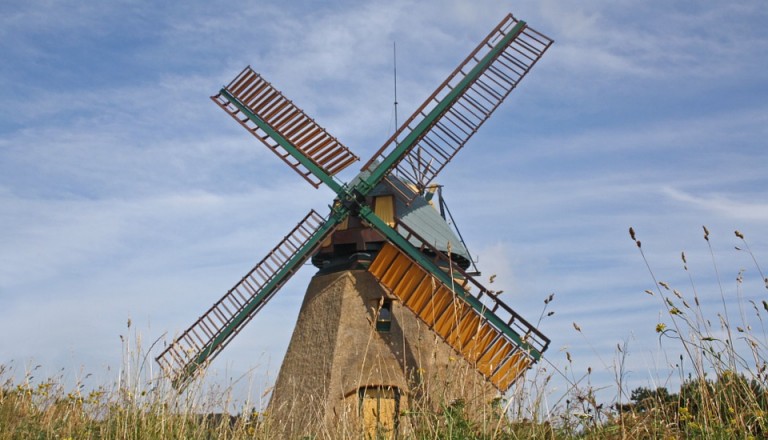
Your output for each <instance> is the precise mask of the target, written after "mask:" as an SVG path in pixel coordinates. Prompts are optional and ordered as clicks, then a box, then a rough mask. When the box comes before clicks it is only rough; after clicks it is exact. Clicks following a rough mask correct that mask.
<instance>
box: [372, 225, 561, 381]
mask: <svg viewBox="0 0 768 440" xmlns="http://www.w3.org/2000/svg"><path fill="white" fill-rule="evenodd" d="M397 229H398V230H400V231H403V232H405V239H406V240H407V241H408V242H411V243H412V242H414V240H416V241H420V242H421V245H420V246H419V250H418V251H419V252H420V253H422V254H424V253H425V251H426V253H427V254H429V255H434V256H435V257H434V264H431V265H425V264H424V262H423V261H421V262H417V261H415V260H414V259H413V258H411V257H409V256H408V255H406V254H405V253H404V252H402V251H401V250H399V249H398V248H397V247H395V246H394V245H393V244H390V243H387V244H386V245H385V246H384V247H383V248H382V249H381V250H380V251H379V253H378V255H377V256H376V258H375V259H374V260H373V262H372V263H371V266H370V267H369V269H368V270H369V271H370V272H371V273H372V274H373V275H374V276H375V277H376V278H377V279H378V280H379V282H380V283H381V284H382V285H383V286H384V287H386V288H387V289H388V290H389V291H390V292H391V293H392V294H393V295H395V296H396V297H397V298H398V299H399V300H400V301H401V302H402V304H403V305H404V306H406V307H407V308H408V309H410V310H411V311H412V312H414V313H415V314H416V315H417V316H418V317H419V318H421V319H422V320H423V321H424V322H425V323H426V324H427V325H428V326H429V327H430V328H431V329H432V330H433V331H434V332H435V333H437V334H438V335H439V336H440V337H441V338H442V339H443V340H444V341H445V342H446V343H448V345H450V346H451V347H453V348H454V349H455V350H456V351H457V352H458V353H459V354H461V355H462V356H463V357H464V358H465V359H466V360H467V361H468V362H469V363H470V364H471V365H474V366H475V368H476V369H477V370H478V371H479V372H480V373H481V374H482V375H483V376H485V377H486V378H487V379H488V380H490V382H491V383H493V384H494V386H496V388H498V389H499V390H501V391H502V392H504V391H506V390H507V389H509V387H510V386H511V385H512V384H513V383H514V382H515V380H517V378H518V377H520V376H521V375H522V374H523V373H524V372H525V371H526V370H527V369H528V367H529V366H530V365H531V364H533V363H534V362H536V361H538V360H539V359H540V358H541V355H542V353H543V352H544V351H545V350H546V349H547V348H548V346H549V339H548V338H547V337H546V336H544V334H542V333H541V332H540V331H539V330H538V329H536V328H535V327H534V326H533V325H531V324H530V323H528V322H527V321H526V320H525V319H523V318H522V317H521V316H520V315H518V314H517V313H516V312H515V311H514V310H512V308H511V307H509V306H508V305H506V304H505V303H504V302H503V301H501V299H499V298H498V297H497V296H496V295H495V294H493V293H492V292H491V291H489V290H488V289H486V288H485V287H483V286H482V285H481V284H480V283H479V282H477V281H476V280H474V279H473V278H472V277H471V276H469V275H468V274H467V273H466V272H464V271H463V270H461V269H460V268H459V267H458V266H457V265H455V264H452V262H451V261H449V260H448V259H447V257H446V256H445V254H443V253H442V252H439V251H437V250H436V249H434V248H432V246H430V245H429V244H428V243H426V242H424V241H423V240H422V239H420V238H419V237H418V236H417V235H416V233H415V232H414V231H413V230H410V229H409V228H407V227H406V226H405V225H404V224H402V223H400V224H399V225H398V227H397ZM441 267H442V268H447V269H449V270H450V271H453V273H452V274H446V273H445V272H444V271H443V270H442V269H440V268H441ZM430 268H438V269H436V270H434V269H430ZM441 275H442V276H441ZM446 275H448V279H450V280H451V282H450V284H448V283H446V282H444V281H443V280H445V279H446ZM457 279H459V280H460V281H457ZM470 287H471V288H472V289H471V290H470ZM470 291H471V292H472V293H470Z"/></svg>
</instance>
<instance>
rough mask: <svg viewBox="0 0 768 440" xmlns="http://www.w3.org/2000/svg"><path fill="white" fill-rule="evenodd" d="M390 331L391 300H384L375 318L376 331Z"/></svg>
mask: <svg viewBox="0 0 768 440" xmlns="http://www.w3.org/2000/svg"><path fill="white" fill-rule="evenodd" d="M391 329H392V300H391V299H389V298H384V299H383V301H382V302H381V307H380V308H379V315H378V316H377V317H376V331H378V332H388V331H390V330H391Z"/></svg>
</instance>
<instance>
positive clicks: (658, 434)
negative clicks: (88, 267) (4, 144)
mask: <svg viewBox="0 0 768 440" xmlns="http://www.w3.org/2000/svg"><path fill="white" fill-rule="evenodd" d="M630 235H631V238H632V240H634V242H635V244H636V246H637V248H638V250H639V252H640V256H641V258H642V259H643V261H645V263H646V265H647V266H648V271H649V275H650V277H651V279H652V280H653V283H654V286H656V288H655V289H654V290H648V291H646V293H647V294H648V295H649V296H648V299H649V301H658V302H659V304H660V306H661V307H662V310H664V314H663V319H662V320H661V321H660V322H659V323H658V325H657V326H656V329H655V330H656V332H657V333H658V336H659V338H660V341H662V343H663V344H664V348H665V349H666V351H667V352H670V353H678V352H679V356H680V362H679V364H678V365H680V366H678V368H679V371H678V374H679V375H680V377H681V380H680V383H682V385H681V386H680V387H679V389H678V390H673V391H670V390H668V389H666V388H643V387H640V388H635V389H632V390H628V389H626V385H625V384H624V383H623V378H624V362H625V360H626V359H625V354H624V353H625V351H626V350H625V349H622V347H621V346H619V347H618V349H617V355H616V359H615V365H616V367H615V371H613V372H612V373H613V374H614V375H615V377H616V378H617V379H616V383H615V386H614V387H613V388H612V390H613V391H611V393H612V395H613V397H612V398H611V399H609V401H605V402H601V401H598V398H597V397H596V395H597V393H596V390H595V389H593V387H592V385H591V381H590V375H591V371H588V372H587V373H586V374H585V375H584V376H582V377H580V378H574V377H573V376H572V375H570V376H571V377H566V374H564V373H563V371H564V370H568V369H569V366H571V365H572V363H571V361H572V359H570V354H567V353H566V359H565V360H564V361H565V362H566V364H565V365H564V366H563V367H562V368H559V367H557V366H556V365H554V364H552V363H543V364H542V365H540V366H539V367H538V369H537V370H536V371H532V372H530V374H529V376H528V378H527V379H526V380H525V381H521V382H520V383H518V384H517V385H516V387H515V388H514V389H513V390H512V391H511V392H510V394H509V395H508V396H507V397H506V398H505V399H503V400H502V399H499V400H496V401H493V402H489V403H488V411H487V414H486V417H484V421H482V422H479V421H476V420H470V417H468V416H467V415H466V413H465V412H464V407H463V405H462V402H446V403H444V404H442V405H439V408H438V409H437V410H435V409H432V407H431V406H430V407H427V406H426V405H420V404H419V403H418V402H416V403H415V405H414V406H413V407H412V408H410V409H409V410H408V411H405V412H403V413H402V414H401V423H409V424H410V426H412V427H413V430H412V432H411V433H410V434H409V435H408V436H409V437H413V438H417V439H446V438H447V439H466V438H477V439H517V438H546V439H549V438H556V439H560V438H563V439H566V438H609V439H612V438H649V439H651V438H653V439H655V438H689V437H694V438H723V439H725V438H765V437H766V436H768V417H766V414H767V412H768V394H766V386H767V383H766V380H767V379H768V377H767V376H766V375H767V374H768V372H766V366H767V365H768V364H767V363H766V354H767V353H768V351H767V350H766V348H768V347H767V344H768V335H767V334H766V332H765V327H764V321H763V318H764V317H766V316H768V302H767V301H766V300H752V299H745V298H763V297H766V291H765V290H762V291H760V292H742V286H743V285H744V283H743V282H744V280H743V279H742V273H741V272H740V273H739V274H738V276H737V280H736V282H737V287H736V295H737V297H736V298H729V297H728V295H726V293H725V289H723V287H722V286H721V287H720V288H719V290H720V291H719V295H720V297H721V298H722V310H720V311H719V312H716V313H715V315H714V316H707V315H706V314H705V311H704V310H703V309H702V307H701V304H700V300H699V296H700V293H699V292H698V290H697V286H696V284H695V283H694V281H693V276H691V274H690V273H689V269H688V263H687V261H686V256H685V254H682V255H681V263H682V267H683V270H684V271H685V273H686V275H687V276H688V277H689V279H690V284H688V285H687V286H686V288H684V289H683V288H676V287H675V286H672V285H669V284H668V283H666V282H664V281H659V280H657V279H656V274H655V273H654V272H653V270H651V266H650V264H649V262H648V261H647V260H646V257H645V254H644V253H643V248H642V246H641V243H640V241H639V240H637V238H636V237H635V233H634V231H633V230H631V229H630ZM736 237H737V238H738V239H739V240H740V243H739V246H738V247H737V249H738V250H740V251H743V252H746V253H747V254H748V255H749V256H750V257H751V259H752V261H753V262H754V268H755V270H756V272H757V273H759V275H760V277H761V279H760V285H763V284H765V286H766V289H768V279H766V278H765V276H764V274H763V272H762V270H761V268H760V266H759V264H758V261H757V259H756V258H755V257H754V255H753V254H752V252H751V250H750V249H749V246H748V244H747V242H746V240H745V239H744V237H743V236H742V234H741V233H739V232H738V231H737V232H736ZM704 238H705V240H706V242H707V244H709V232H708V231H707V230H706V228H705V229H704ZM709 249H710V254H711V257H712V264H713V272H714V274H715V276H716V277H719V274H718V266H717V261H716V259H715V256H714V253H713V252H712V248H711V247H710V248H709ZM750 272H752V271H751V270H750ZM719 282H720V281H719V278H718V283H719ZM734 299H735V300H736V301H735V302H734V301H733V300H734ZM551 301H552V297H551V296H550V297H549V298H547V299H546V300H545V310H544V312H542V315H544V314H545V312H546V311H547V307H548V306H549V303H550V302H551ZM728 304H737V307H738V311H733V310H731V311H730V313H729V312H728V311H727V305H728ZM548 314H551V312H550V313H548ZM736 315H738V316H739V318H738V320H733V321H732V320H731V319H732V317H733V316H736ZM753 325H754V327H755V328H753ZM128 327H129V328H130V322H129V324H128ZM574 329H575V331H577V332H580V331H581V329H580V328H579V326H578V325H577V324H575V323H574ZM648 331H653V329H648ZM151 348H152V347H150V349H151ZM123 350H124V362H123V366H122V368H121V370H120V374H119V375H118V378H117V380H116V381H115V383H113V384H110V385H104V386H101V387H98V388H96V389H88V390H87V389H86V388H85V387H84V386H83V385H82V382H79V383H77V384H75V385H74V386H72V387H69V388H67V387H65V385H63V384H64V383H65V381H64V380H63V377H53V378H47V379H42V380H40V379H36V378H35V377H34V373H35V371H34V370H35V369H30V370H29V371H25V372H22V374H19V372H18V371H13V369H12V368H11V367H8V366H2V365H0V440H2V439H164V438H185V439H186V438H188V439H210V438H217V439H219V438H221V439H230V438H257V439H259V438H263V439H267V438H272V437H273V436H272V435H270V434H271V430H270V426H269V423H268V421H267V420H268V418H267V417H265V415H264V414H258V413H256V412H254V411H252V410H247V411H245V412H243V413H240V414H237V415H229V414H226V415H222V414H221V413H218V411H221V408H230V407H231V403H232V397H231V396H232V393H231V390H230V389H205V390H203V389H202V387H201V386H192V387H191V389H190V390H189V391H188V392H186V393H185V394H183V395H181V396H179V395H177V394H176V393H175V392H173V391H172V390H171V389H170V388H169V387H168V385H167V384H165V383H162V382H161V383H158V382H157V381H151V380H148V379H147V378H148V377H149V376H151V372H150V371H148V370H149V362H150V361H148V359H147V358H148V353H149V351H151V350H143V349H142V348H141V344H140V341H138V340H137V338H136V337H135V336H134V338H133V340H128V338H126V339H124V340H123ZM681 365H686V366H687V367H686V368H685V369H684V368H683V367H682V366H681ZM20 376H21V377H22V378H21V379H18V378H19V377H20ZM14 378H16V379H14ZM553 380H560V381H565V382H566V383H568V389H567V390H565V391H564V392H560V393H559V394H561V395H558V396H553V395H552V394H553V391H552V389H551V388H552V387H551V384H552V382H553ZM245 408H249V406H248V404H247V403H246V404H245ZM345 432H355V430H346V431H345ZM336 437H337V436H336V435H335V433H331V432H318V433H317V438H336ZM354 438H360V436H359V435H355V436H354Z"/></svg>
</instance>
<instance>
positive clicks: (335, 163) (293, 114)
mask: <svg viewBox="0 0 768 440" xmlns="http://www.w3.org/2000/svg"><path fill="white" fill-rule="evenodd" d="M211 99H212V100H213V101H214V102H215V103H216V104H218V105H219V107H221V108H222V109H224V111H226V112H227V113H228V114H229V115H230V116H232V117H233V118H235V119H236V120H237V121H238V122H239V123H240V124H241V125H242V126H243V127H245V129H246V130H248V131H249V132H250V133H251V134H253V135H254V136H256V138H258V139H259V140H260V141H261V142H263V143H264V145H266V146H267V147H269V149H270V150H272V151H273V152H274V153H275V154H277V155H278V156H279V157H280V158H281V159H283V160H284V161H285V162H286V163H287V164H288V165H289V166H290V167H291V168H293V169H294V170H295V171H296V172H297V173H299V175H301V176H302V177H304V179H306V180H307V181H308V182H309V183H310V184H311V185H312V186H314V187H315V188H317V187H319V186H320V183H321V182H322V181H326V183H327V181H328V180H329V179H330V176H333V175H335V174H336V173H338V172H339V171H341V170H343V169H344V168H346V167H347V166H349V165H351V164H352V163H353V162H355V161H357V160H358V157H357V156H355V155H354V154H353V153H352V152H351V151H349V149H348V148H347V147H345V146H344V145H342V143H341V142H339V141H338V140H337V139H336V138H335V137H333V136H331V135H330V134H328V132H327V131H325V129H324V128H323V127H321V126H320V125H318V124H317V123H316V122H315V121H314V119H312V118H310V117H309V116H307V115H306V114H305V113H304V112H303V111H302V110H301V109H300V108H298V107H296V105H295V104H294V103H293V102H291V101H290V100H289V99H288V98H286V97H285V96H283V94H282V93H280V92H279V91H278V90H277V89H275V88H274V87H273V86H272V84H270V83H269V82H267V81H266V80H264V78H262V77H261V76H260V75H259V74H258V73H256V72H254V71H253V69H251V67H250V66H248V67H246V68H245V69H243V71H242V72H240V74H239V75H238V76H237V77H235V79H234V80H232V82H230V83H229V85H227V86H226V87H225V88H223V89H221V91H220V92H219V93H218V94H217V95H214V96H212V97H211ZM307 159H308V161H309V162H307Z"/></svg>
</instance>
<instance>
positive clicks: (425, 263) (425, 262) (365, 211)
mask: <svg viewBox="0 0 768 440" xmlns="http://www.w3.org/2000/svg"><path fill="white" fill-rule="evenodd" d="M360 217H361V218H363V219H365V221H366V222H367V223H368V224H369V225H371V226H372V227H374V228H375V229H376V230H378V231H379V232H381V233H382V234H383V235H384V236H385V237H387V239H388V240H389V241H390V242H392V243H393V244H394V245H395V246H397V247H398V248H400V249H401V250H402V251H403V252H405V253H406V254H407V255H408V256H409V257H410V258H411V259H413V260H414V261H416V262H417V263H418V264H419V265H420V266H422V267H423V268H424V269H426V270H428V271H429V272H430V273H431V274H432V275H433V276H435V277H436V278H437V279H438V280H440V282H442V283H443V284H445V285H446V286H451V285H453V289H452V290H453V292H454V293H455V294H456V295H457V296H459V297H460V298H461V299H463V300H464V301H466V302H467V304H469V305H470V306H472V308H473V309H475V311H476V312H477V313H479V314H480V316H482V317H483V318H485V319H487V320H488V321H489V322H490V323H491V324H493V326H494V327H496V328H497V329H498V330H499V331H501V332H502V333H503V334H504V335H506V336H507V337H509V338H510V339H511V340H512V341H513V342H515V343H516V344H517V345H518V346H520V348H522V349H523V350H525V351H526V352H527V353H529V354H530V355H531V357H533V358H534V359H535V360H537V361H538V360H539V359H541V352H540V351H539V350H537V349H536V348H535V347H533V346H531V345H530V344H529V343H527V342H525V341H523V339H522V338H521V337H520V335H518V334H517V332H515V331H514V330H513V329H512V328H510V327H509V325H508V324H507V323H506V322H504V321H502V320H501V318H499V317H498V316H497V315H496V314H495V313H493V312H492V311H490V310H488V308H487V307H485V305H483V303H481V302H480V300H478V299H477V298H475V297H474V296H472V295H470V294H469V293H468V292H467V291H465V290H464V289H463V288H462V287H461V286H458V285H456V284H455V283H453V280H452V279H451V277H450V276H449V275H448V274H447V273H446V272H445V271H444V270H442V269H440V268H439V267H438V266H437V265H436V264H435V263H434V262H432V260H431V259H429V258H427V256H426V255H424V254H423V253H421V252H420V251H419V250H418V249H416V247H415V246H414V245H412V244H411V243H410V242H409V241H408V240H406V239H405V237H403V236H402V235H400V233H399V232H397V231H396V230H394V229H393V228H391V227H390V226H389V225H388V224H386V223H385V222H384V221H383V220H382V219H381V218H379V217H378V216H377V215H376V214H375V213H374V212H373V211H372V210H371V208H370V207H368V206H363V207H361V208H360Z"/></svg>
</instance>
